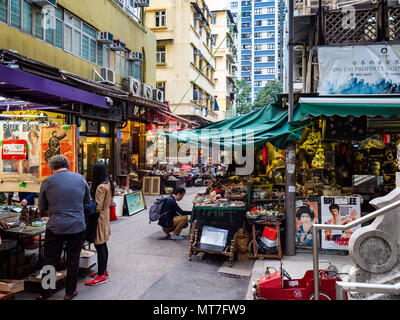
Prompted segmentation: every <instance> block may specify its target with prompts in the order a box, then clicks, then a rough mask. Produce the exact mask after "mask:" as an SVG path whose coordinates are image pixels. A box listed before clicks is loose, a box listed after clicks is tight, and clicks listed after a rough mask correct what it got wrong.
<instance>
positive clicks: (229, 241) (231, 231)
mask: <svg viewBox="0 0 400 320" xmlns="http://www.w3.org/2000/svg"><path fill="white" fill-rule="evenodd" d="M245 217H246V207H245V206H243V207H199V206H194V207H193V210H192V214H191V217H190V220H189V221H190V223H191V228H190V246H189V261H191V259H192V255H193V254H197V253H198V252H207V253H213V254H221V255H225V256H228V257H229V266H230V267H232V263H233V258H234V254H235V240H236V233H237V231H238V230H239V228H241V227H242V226H243V223H244V222H245ZM204 226H209V227H214V228H218V229H224V230H227V236H226V241H225V247H224V249H223V250H221V251H219V250H210V249H204V248H201V247H200V244H201V236H202V231H203V227H204Z"/></svg>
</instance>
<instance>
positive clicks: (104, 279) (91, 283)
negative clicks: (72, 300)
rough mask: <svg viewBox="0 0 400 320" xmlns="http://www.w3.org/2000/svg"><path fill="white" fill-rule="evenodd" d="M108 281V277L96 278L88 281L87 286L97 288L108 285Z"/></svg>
mask: <svg viewBox="0 0 400 320" xmlns="http://www.w3.org/2000/svg"><path fill="white" fill-rule="evenodd" d="M107 281H108V279H107V277H106V276H100V277H96V278H94V279H93V280H89V281H86V283H85V285H86V286H95V285H98V284H101V283H106V282H107Z"/></svg>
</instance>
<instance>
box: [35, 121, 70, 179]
mask: <svg viewBox="0 0 400 320" xmlns="http://www.w3.org/2000/svg"><path fill="white" fill-rule="evenodd" d="M40 145H41V150H40V179H41V180H42V181H43V180H44V179H46V178H47V177H49V176H50V175H51V171H50V168H49V165H48V164H49V160H50V159H51V157H53V156H55V155H60V154H61V155H64V156H66V157H67V158H68V160H69V162H70V167H69V170H70V171H73V172H76V126H75V125H67V126H56V127H52V126H44V127H41V128H40Z"/></svg>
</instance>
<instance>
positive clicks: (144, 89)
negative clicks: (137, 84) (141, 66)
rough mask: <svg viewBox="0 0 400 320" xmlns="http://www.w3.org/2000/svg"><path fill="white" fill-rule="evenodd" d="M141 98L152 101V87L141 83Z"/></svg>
mask: <svg viewBox="0 0 400 320" xmlns="http://www.w3.org/2000/svg"><path fill="white" fill-rule="evenodd" d="M141 96H142V97H143V98H145V99H147V100H153V87H152V86H151V85H149V84H147V83H142V85H141Z"/></svg>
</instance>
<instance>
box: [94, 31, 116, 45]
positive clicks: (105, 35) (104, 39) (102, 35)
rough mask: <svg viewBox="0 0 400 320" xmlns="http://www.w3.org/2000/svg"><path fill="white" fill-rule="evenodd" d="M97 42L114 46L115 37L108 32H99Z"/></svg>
mask: <svg viewBox="0 0 400 320" xmlns="http://www.w3.org/2000/svg"><path fill="white" fill-rule="evenodd" d="M97 41H98V42H100V43H105V44H113V43H114V36H113V34H112V33H110V32H108V31H99V32H97Z"/></svg>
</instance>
